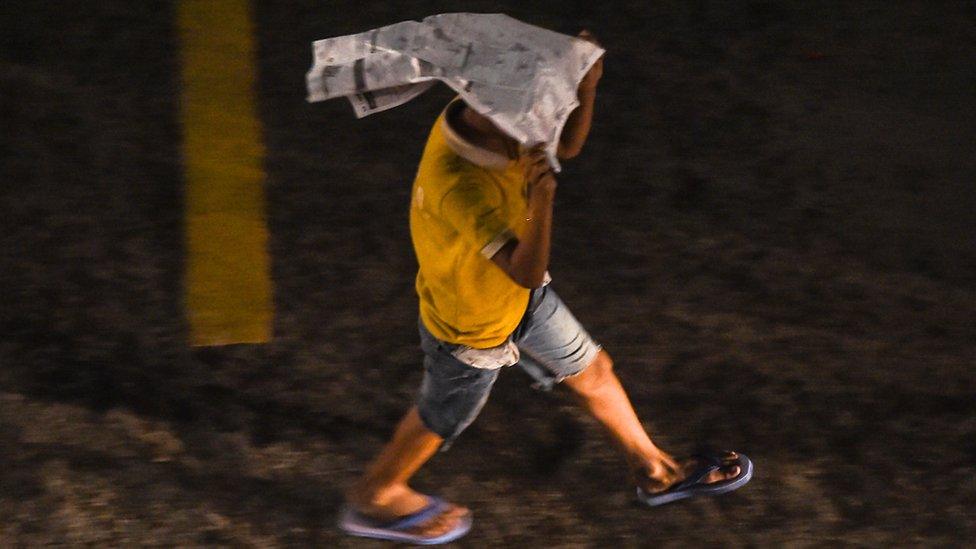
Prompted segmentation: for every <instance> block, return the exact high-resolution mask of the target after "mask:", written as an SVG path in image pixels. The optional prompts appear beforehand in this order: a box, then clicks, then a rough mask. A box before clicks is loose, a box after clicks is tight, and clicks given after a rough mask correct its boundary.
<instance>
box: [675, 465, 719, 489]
mask: <svg viewBox="0 0 976 549" xmlns="http://www.w3.org/2000/svg"><path fill="white" fill-rule="evenodd" d="M717 469H719V466H718V465H715V464H713V463H706V464H704V465H701V466H699V467H696V468H695V470H694V471H692V472H691V474H690V475H688V476H686V477H685V478H683V479H682V480H681V482H679V483H677V484H674V485H672V486H671V487H670V488H668V491H669V492H678V491H680V490H684V489H686V488H690V487H692V486H694V485H696V484H698V483H700V482H701V481H702V479H704V478H705V477H707V476H708V475H709V474H711V472H712V471H715V470H717Z"/></svg>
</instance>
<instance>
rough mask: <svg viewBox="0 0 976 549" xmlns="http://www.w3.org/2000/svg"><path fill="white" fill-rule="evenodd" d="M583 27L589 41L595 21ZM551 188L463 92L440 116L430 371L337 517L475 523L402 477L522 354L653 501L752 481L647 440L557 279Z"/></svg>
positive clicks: (588, 89)
mask: <svg viewBox="0 0 976 549" xmlns="http://www.w3.org/2000/svg"><path fill="white" fill-rule="evenodd" d="M580 37H581V38H584V39H587V40H591V41H592V40H593V39H592V37H591V36H590V35H589V33H587V32H586V31H584V32H583V33H581V34H580ZM602 73H603V61H602V59H601V60H600V61H598V62H597V63H596V64H595V65H594V66H593V67H592V69H591V70H590V71H589V72H588V73H587V74H586V76H585V77H584V78H583V80H582V82H581V83H580V84H579V87H578V90H577V93H578V98H579V102H580V105H579V107H578V108H577V109H576V110H575V111H574V112H573V113H572V114H571V115H570V117H569V119H568V121H567V123H566V126H565V127H564V129H563V132H562V135H561V137H560V142H559V146H558V157H559V158H560V159H568V158H573V157H574V156H576V155H578V154H579V152H580V151H581V149H582V147H583V144H584V142H585V141H586V138H587V135H588V134H589V131H590V124H591V121H592V117H593V103H594V100H595V98H596V89H597V83H598V82H599V80H600V77H601V76H602ZM555 192H556V179H555V177H554V176H553V173H552V172H551V171H550V169H549V166H548V163H547V162H546V158H545V155H544V154H543V152H542V151H541V150H530V151H521V150H520V147H519V144H518V143H517V142H516V141H515V140H514V139H512V138H511V137H509V136H508V135H506V134H505V133H504V132H502V131H501V130H499V129H498V128H497V127H495V126H494V125H493V124H492V122H491V120H489V119H488V118H486V117H484V116H482V115H480V114H478V113H477V112H475V111H474V110H473V109H471V108H469V107H467V106H466V105H465V104H464V103H463V102H461V101H460V100H455V101H453V102H451V104H449V105H448V106H447V108H446V109H445V110H444V112H443V113H442V115H441V116H440V117H439V118H438V120H437V122H436V123H435V125H434V128H433V129H432V131H431V134H430V137H429V139H428V142H427V145H426V147H425V149H424V153H423V157H422V159H421V163H420V169H419V171H418V174H417V178H416V181H415V183H414V189H413V195H412V196H413V198H412V205H411V210H410V227H411V236H412V239H413V243H414V249H415V251H416V254H417V259H418V263H419V265H420V269H419V273H418V275H417V285H416V286H417V293H418V295H419V298H420V323H419V328H420V333H421V346H422V348H423V350H424V353H425V360H424V365H425V373H424V380H423V383H422V386H421V390H420V395H419V398H418V402H417V404H416V405H415V406H414V407H412V408H411V409H410V410H409V412H408V413H407V415H406V416H405V417H404V418H403V420H402V421H401V422H400V424H399V425H398V427H397V429H396V432H395V434H394V435H393V439H392V440H391V441H390V442H389V443H388V444H387V446H386V447H385V448H384V449H383V451H382V452H381V453H380V455H379V456H378V457H377V458H376V459H375V460H374V461H373V463H372V464H370V466H369V467H368V469H367V471H366V473H365V475H364V476H363V477H362V478H361V479H359V481H358V482H356V483H355V484H354V485H353V486H352V488H351V489H350V490H349V491H348V493H347V503H348V505H347V508H346V510H345V511H344V513H343V516H342V517H341V519H340V527H341V528H342V529H343V530H345V531H346V532H348V533H350V534H354V535H360V536H367V537H375V538H380V539H389V540H395V541H406V542H412V543H425V544H430V543H443V542H447V541H451V540H453V539H457V538H459V537H461V536H463V535H464V534H465V533H467V531H468V530H469V529H470V526H471V513H470V511H469V510H468V509H466V508H464V507H461V506H458V505H454V504H449V503H446V502H443V501H441V500H439V499H437V498H432V497H429V496H426V495H424V494H421V493H418V492H416V491H414V490H412V489H411V488H410V487H409V486H408V484H407V482H408V480H409V479H410V478H411V477H412V476H413V474H414V473H415V472H416V471H417V470H418V469H419V468H420V467H421V466H422V465H423V464H424V463H425V462H426V461H427V460H428V459H429V458H430V457H431V456H432V455H433V454H434V453H435V452H436V451H437V450H438V448H442V446H443V447H445V448H446V446H447V445H449V444H450V442H451V441H452V440H453V439H454V438H455V437H457V436H458V435H459V434H460V433H461V432H462V431H463V430H464V429H465V428H466V427H467V426H468V425H469V424H470V423H471V422H472V421H473V420H474V419H475V417H476V416H477V414H478V412H479V411H480V410H481V408H482V406H483V405H484V403H485V402H486V401H487V398H488V394H489V392H490V390H491V387H492V384H493V383H494V381H495V378H496V377H497V375H498V372H499V369H500V368H501V367H504V366H508V365H512V364H515V363H519V364H520V365H522V366H524V367H526V369H527V370H528V371H530V373H532V374H533V375H534V376H535V377H537V378H538V379H539V380H540V382H542V384H543V385H551V384H553V383H558V382H560V381H561V382H563V383H564V384H565V385H566V386H568V387H569V389H570V390H571V391H572V392H573V393H574V394H575V396H576V397H577V398H578V400H579V402H580V403H581V404H582V406H583V407H584V408H585V409H586V410H587V411H588V412H590V413H591V414H592V415H593V417H594V418H595V419H596V420H597V421H598V422H600V423H601V424H602V425H603V426H604V427H605V428H606V430H607V431H608V432H609V434H610V436H611V438H612V439H613V440H614V441H615V442H616V443H617V444H618V446H619V447H620V449H621V450H622V451H623V453H624V456H625V457H626V460H627V463H628V465H629V467H630V470H631V472H632V474H633V479H634V482H635V484H636V486H637V491H638V495H639V497H640V498H641V499H642V500H644V501H645V502H646V503H648V504H650V505H659V504H662V503H667V502H669V501H674V500H676V499H681V498H684V497H689V496H691V495H697V494H712V493H721V492H725V491H729V490H732V489H735V488H738V487H739V486H741V485H742V484H745V482H747V481H748V480H749V477H750V476H751V472H752V465H751V462H749V461H748V459H747V458H746V457H745V456H740V455H736V454H734V453H731V452H728V453H721V454H709V455H706V456H700V457H698V458H694V459H690V460H686V461H685V462H683V463H679V462H678V461H676V460H675V459H674V458H673V457H672V456H670V455H669V454H667V453H666V452H664V451H663V450H661V449H659V448H658V447H657V446H655V445H654V443H653V442H652V441H651V440H650V438H649V437H648V435H647V433H646V432H645V431H644V429H643V427H642V426H641V423H640V421H639V420H638V418H637V415H636V413H635V412H634V409H633V408H632V406H631V404H630V401H629V399H628V398H627V395H626V393H625V392H624V389H623V387H622V386H621V384H620V381H619V380H618V379H617V377H616V375H615V374H614V372H613V368H612V366H613V362H612V360H611V359H610V355H609V354H607V352H606V351H605V350H602V349H601V347H600V346H599V345H597V344H596V343H595V342H594V341H593V340H592V339H591V338H590V336H589V335H588V334H587V333H586V331H585V330H584V329H583V327H582V326H581V325H580V324H579V322H577V320H576V319H575V318H574V317H573V315H572V314H571V313H570V312H569V310H568V309H567V307H566V305H565V304H564V303H563V302H562V301H561V300H560V299H559V297H558V296H557V295H556V293H555V292H554V291H553V289H552V288H551V287H550V286H549V285H548V281H549V277H548V272H547V267H548V264H549V249H550V235H551V231H552V209H553V199H554V197H555Z"/></svg>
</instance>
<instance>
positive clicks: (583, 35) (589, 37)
mask: <svg viewBox="0 0 976 549" xmlns="http://www.w3.org/2000/svg"><path fill="white" fill-rule="evenodd" d="M576 37H577V38H580V39H582V40H586V41H587V42H592V43H593V44H594V45H597V46H599V45H600V42H599V41H598V40H597V39H596V36H594V34H593V33H592V32H590V31H588V30H586V29H583V30H581V31H580V33H579V34H577V35H576Z"/></svg>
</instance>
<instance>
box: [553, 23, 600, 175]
mask: <svg viewBox="0 0 976 549" xmlns="http://www.w3.org/2000/svg"><path fill="white" fill-rule="evenodd" d="M579 37H580V38H582V39H583V40H587V41H589V42H593V43H594V44H597V41H596V38H594V37H593V35H592V34H590V32H589V31H585V30H584V31H583V32H581V33H579ZM597 45H599V44H597ZM601 76H603V58H602V57H601V58H600V59H598V60H597V62H596V63H594V64H593V66H592V67H590V70H589V71H588V72H587V73H586V76H584V77H583V80H582V81H581V82H580V84H579V87H578V88H577V90H576V95H577V98H578V99H579V102H580V104H579V107H576V110H574V111H573V112H572V113H571V114H570V115H569V119H567V120H566V125H565V126H564V127H563V133H562V135H560V136H559V146H558V148H557V149H556V156H558V157H559V158H560V159H561V160H566V159H569V158H573V157H574V156H576V155H578V154H579V153H580V151H582V150H583V144H584V143H586V137H587V136H588V135H589V134H590V125H591V124H592V123H593V103H594V101H595V100H596V86H597V83H599V81H600V77H601Z"/></svg>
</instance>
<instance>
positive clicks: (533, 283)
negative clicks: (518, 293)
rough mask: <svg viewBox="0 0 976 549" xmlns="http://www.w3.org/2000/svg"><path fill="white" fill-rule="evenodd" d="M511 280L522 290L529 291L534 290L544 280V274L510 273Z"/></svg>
mask: <svg viewBox="0 0 976 549" xmlns="http://www.w3.org/2000/svg"><path fill="white" fill-rule="evenodd" d="M509 276H510V277H511V279H512V280H513V281H514V282H515V283H516V284H518V285H519V286H521V287H523V288H528V289H529V290H534V289H536V288H538V287H539V286H542V283H543V282H544V281H545V279H546V273H545V272H543V273H541V274H540V273H510V274H509Z"/></svg>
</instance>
